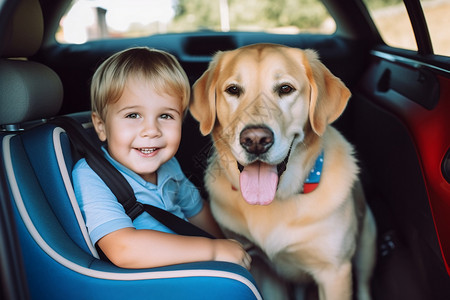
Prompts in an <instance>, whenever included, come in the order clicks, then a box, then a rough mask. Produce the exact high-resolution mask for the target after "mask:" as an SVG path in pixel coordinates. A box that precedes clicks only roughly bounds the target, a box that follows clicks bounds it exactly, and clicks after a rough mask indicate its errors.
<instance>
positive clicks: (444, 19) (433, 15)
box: [420, 0, 450, 56]
mask: <svg viewBox="0 0 450 300" xmlns="http://www.w3.org/2000/svg"><path fill="white" fill-rule="evenodd" d="M420 3H421V4H422V7H423V12H424V14H425V19H426V21H427V24H428V31H429V32H430V37H431V43H432V44H433V51H434V53H435V54H440V55H446V56H450V35H449V34H448V28H450V0H439V1H437V0H432V1H430V0H428V1H424V0H421V1H420Z"/></svg>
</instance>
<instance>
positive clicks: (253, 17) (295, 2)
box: [173, 0, 328, 30]
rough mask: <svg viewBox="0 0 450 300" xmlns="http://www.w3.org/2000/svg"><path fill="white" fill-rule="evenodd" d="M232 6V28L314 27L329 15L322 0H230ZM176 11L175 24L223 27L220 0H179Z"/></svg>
mask: <svg viewBox="0 0 450 300" xmlns="http://www.w3.org/2000/svg"><path fill="white" fill-rule="evenodd" d="M228 7H229V21H230V27H231V30H247V29H248V30H252V29H260V28H276V27H286V26H296V27H299V28H313V27H318V26H320V25H321V24H322V23H323V21H324V20H325V19H326V18H327V17H328V13H327V11H326V9H325V8H324V6H323V4H322V3H321V2H320V0H228ZM175 11H176V16H175V20H174V25H173V26H175V28H176V27H181V26H183V29H184V30H186V26H188V27H191V28H190V29H191V30H197V29H198V28H200V29H201V28H208V29H212V30H220V5H219V0H210V1H204V0H178V1H177V4H176V6H175ZM180 24H183V25H180ZM175 30H176V29H175Z"/></svg>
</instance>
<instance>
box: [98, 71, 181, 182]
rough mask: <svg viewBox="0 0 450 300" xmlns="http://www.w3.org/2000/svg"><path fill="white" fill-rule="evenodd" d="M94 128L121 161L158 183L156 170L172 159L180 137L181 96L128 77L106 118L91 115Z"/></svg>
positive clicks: (111, 153)
mask: <svg viewBox="0 0 450 300" xmlns="http://www.w3.org/2000/svg"><path fill="white" fill-rule="evenodd" d="M92 119H93V122H94V126H95V130H96V131H97V134H98V136H99V138H100V140H102V141H106V142H107V144H108V152H109V154H110V155H111V156H112V157H113V158H114V159H115V160H117V161H118V162H120V163H121V164H123V165H124V166H126V167H127V168H129V169H130V170H132V171H134V172H135V173H137V174H139V175H140V176H141V177H142V178H144V179H145V180H146V181H148V182H152V183H154V184H156V183H157V182H156V180H157V177H156V170H158V168H159V167H160V166H161V165H162V164H164V163H165V162H167V161H168V160H169V159H171V158H172V157H173V156H174V155H175V153H176V152H177V150H178V146H179V144H180V139H181V125H182V119H183V112H182V108H181V100H180V99H179V98H177V97H173V96H169V95H167V94H163V95H159V94H157V93H156V91H155V90H154V89H153V88H152V87H151V86H150V85H149V84H146V82H145V81H144V80H141V79H134V78H130V79H128V80H127V83H126V85H125V89H124V91H123V94H122V96H121V97H120V98H119V100H118V101H117V102H115V103H112V104H109V105H108V109H107V112H106V118H105V120H102V119H101V118H100V116H98V115H97V114H93V116H92Z"/></svg>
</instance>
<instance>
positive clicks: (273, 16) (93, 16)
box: [56, 0, 336, 43]
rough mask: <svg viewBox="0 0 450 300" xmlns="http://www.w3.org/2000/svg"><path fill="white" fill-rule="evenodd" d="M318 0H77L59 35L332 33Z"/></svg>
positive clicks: (78, 39)
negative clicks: (248, 32)
mask: <svg viewBox="0 0 450 300" xmlns="http://www.w3.org/2000/svg"><path fill="white" fill-rule="evenodd" d="M335 29H336V25H335V23H334V21H333V19H332V18H331V17H330V15H329V14H328V12H327V10H326V9H325V7H324V6H323V4H322V2H321V1H320V0H245V1H242V0H108V1H105V0H103V1H102V0H74V1H73V2H72V4H71V5H70V7H69V9H68V11H67V13H66V14H65V15H64V17H63V18H62V19H61V22H60V28H59V30H58V32H57V33H56V39H57V41H58V42H60V43H84V42H86V41H89V40H98V39H106V38H126V37H142V36H148V35H152V34H159V33H170V32H190V31H201V30H203V31H206V30H208V31H222V32H226V31H266V32H271V33H281V34H298V33H300V32H310V33H325V34H332V33H334V31H335Z"/></svg>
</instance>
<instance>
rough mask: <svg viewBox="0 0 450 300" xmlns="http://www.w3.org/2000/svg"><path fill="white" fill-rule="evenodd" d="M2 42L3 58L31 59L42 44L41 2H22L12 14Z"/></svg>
mask: <svg viewBox="0 0 450 300" xmlns="http://www.w3.org/2000/svg"><path fill="white" fill-rule="evenodd" d="M7 24H8V25H7V28H6V33H5V35H4V37H3V40H2V41H1V44H2V46H1V47H0V49H1V50H0V51H1V52H0V56H1V57H30V56H32V55H33V54H35V53H36V52H37V51H38V50H39V47H40V46H41V43H42V37H43V34H44V18H43V16H42V10H41V5H40V4H39V0H22V1H20V3H19V4H18V5H17V7H16V10H15V11H14V13H13V14H11V16H10V18H9V22H8V23H7Z"/></svg>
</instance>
